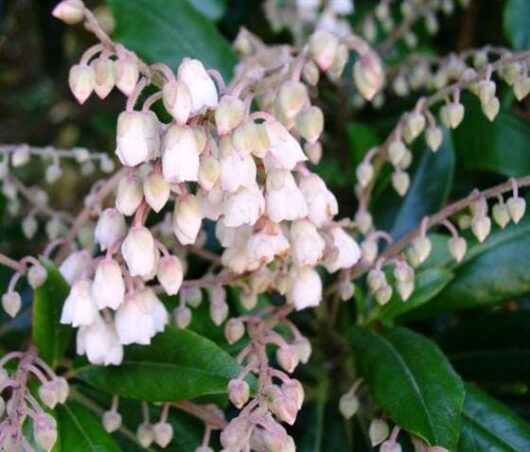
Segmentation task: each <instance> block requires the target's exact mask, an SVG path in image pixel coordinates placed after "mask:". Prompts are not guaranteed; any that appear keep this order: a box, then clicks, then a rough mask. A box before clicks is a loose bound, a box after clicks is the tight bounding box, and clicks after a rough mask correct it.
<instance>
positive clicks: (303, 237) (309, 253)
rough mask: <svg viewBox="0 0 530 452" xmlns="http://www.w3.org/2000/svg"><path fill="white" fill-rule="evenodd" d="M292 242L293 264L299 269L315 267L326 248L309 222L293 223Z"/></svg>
mask: <svg viewBox="0 0 530 452" xmlns="http://www.w3.org/2000/svg"><path fill="white" fill-rule="evenodd" d="M290 242H291V250H292V258H293V262H294V263H295V264H296V265H297V266H299V267H304V266H315V265H316V264H317V263H318V261H320V259H321V258H322V256H323V255H324V250H325V248H326V242H325V241H324V239H323V238H322V237H321V236H320V234H319V233H318V231H317V228H316V227H315V225H314V224H313V223H311V222H310V221H308V220H299V221H295V222H293V224H292V225H291V235H290Z"/></svg>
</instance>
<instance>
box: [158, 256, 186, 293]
mask: <svg viewBox="0 0 530 452" xmlns="http://www.w3.org/2000/svg"><path fill="white" fill-rule="evenodd" d="M183 273H184V272H183V269H182V264H181V262H180V260H179V259H178V258H177V257H175V256H164V257H162V258H161V259H160V261H159V263H158V273H157V278H158V281H159V282H160V284H161V285H162V287H163V288H164V291H165V292H166V293H167V294H168V295H176V294H177V293H178V291H179V289H180V286H181V284H182V279H183Z"/></svg>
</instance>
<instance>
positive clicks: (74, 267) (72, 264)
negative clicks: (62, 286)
mask: <svg viewBox="0 0 530 452" xmlns="http://www.w3.org/2000/svg"><path fill="white" fill-rule="evenodd" d="M91 261H92V257H91V256H90V254H89V253H88V251H76V252H74V253H72V254H70V255H69V256H68V257H67V258H66V259H65V260H64V262H63V263H62V264H61V265H60V267H59V272H60V273H61V275H62V277H63V278H64V279H65V281H66V282H67V283H68V284H70V285H72V284H73V283H74V282H75V281H76V280H77V279H79V278H80V277H81V275H82V274H83V273H84V272H85V271H86V269H87V268H88V267H89V265H90V262H91Z"/></svg>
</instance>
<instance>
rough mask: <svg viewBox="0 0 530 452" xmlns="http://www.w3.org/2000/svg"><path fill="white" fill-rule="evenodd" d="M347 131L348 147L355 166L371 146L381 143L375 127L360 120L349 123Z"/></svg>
mask: <svg viewBox="0 0 530 452" xmlns="http://www.w3.org/2000/svg"><path fill="white" fill-rule="evenodd" d="M346 131H347V133H348V148H349V149H350V152H351V155H352V159H353V164H354V165H355V166H357V165H358V164H359V163H360V162H361V160H362V159H363V158H364V156H365V154H366V153H367V152H368V151H369V150H370V148H373V147H374V146H378V145H379V144H380V143H381V139H380V137H379V136H378V135H377V133H376V132H375V131H374V128H373V127H370V126H368V125H366V124H363V123H360V122H356V123H351V124H348V126H347V129H346Z"/></svg>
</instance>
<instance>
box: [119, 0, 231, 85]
mask: <svg viewBox="0 0 530 452" xmlns="http://www.w3.org/2000/svg"><path fill="white" fill-rule="evenodd" d="M110 6H111V8H112V11H113V13H114V17H115V19H116V31H115V34H114V38H115V39H116V40H118V41H120V42H122V43H123V44H125V45H126V46H127V47H129V48H130V49H132V50H134V51H135V52H137V53H138V54H139V55H140V56H141V57H142V58H145V59H146V60H147V61H148V62H151V63H153V62H163V63H166V64H168V65H169V66H170V67H171V68H172V69H174V68H176V67H177V66H178V64H179V63H180V62H181V60H182V59H183V58H184V57H191V58H198V59H200V60H201V61H202V62H203V63H204V65H205V66H206V68H207V69H208V68H211V69H217V70H218V71H220V72H221V73H222V74H223V75H224V76H225V77H229V76H230V75H231V73H232V68H233V66H234V64H235V62H236V59H235V56H234V53H233V52H232V49H231V48H230V45H229V44H228V42H227V41H226V39H225V38H223V36H221V35H220V34H219V32H218V31H217V29H216V28H215V26H214V25H213V24H212V23H211V22H210V21H209V20H208V19H207V18H206V17H204V16H203V15H202V14H201V13H200V12H198V11H197V10H196V9H195V8H194V7H193V6H191V5H190V4H189V3H188V1H184V0H182V1H178V2H168V1H166V0H135V1H134V2H131V1H129V0H110Z"/></svg>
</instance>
